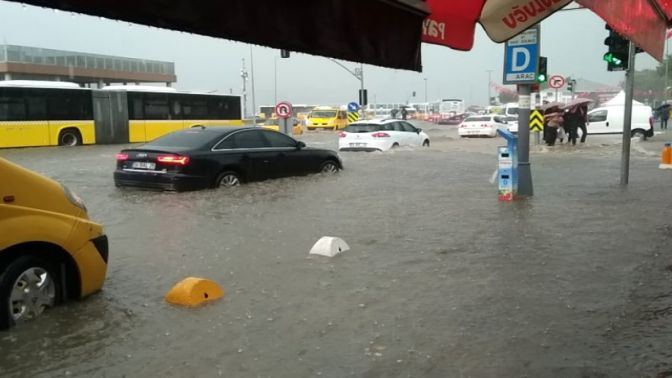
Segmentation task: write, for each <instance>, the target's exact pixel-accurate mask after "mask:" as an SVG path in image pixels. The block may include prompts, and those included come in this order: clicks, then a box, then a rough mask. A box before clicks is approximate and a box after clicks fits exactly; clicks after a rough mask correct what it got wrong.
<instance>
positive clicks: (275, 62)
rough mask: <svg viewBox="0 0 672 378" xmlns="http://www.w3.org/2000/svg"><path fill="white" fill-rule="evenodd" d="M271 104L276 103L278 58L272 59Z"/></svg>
mask: <svg viewBox="0 0 672 378" xmlns="http://www.w3.org/2000/svg"><path fill="white" fill-rule="evenodd" d="M273 78H274V80H273V83H274V86H273V103H274V104H277V103H278V57H277V56H276V57H274V60H273Z"/></svg>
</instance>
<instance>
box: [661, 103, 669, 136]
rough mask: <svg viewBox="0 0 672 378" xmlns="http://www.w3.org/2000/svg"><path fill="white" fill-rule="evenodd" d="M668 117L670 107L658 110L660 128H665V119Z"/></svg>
mask: <svg viewBox="0 0 672 378" xmlns="http://www.w3.org/2000/svg"><path fill="white" fill-rule="evenodd" d="M669 119H670V107H669V106H666V107H663V108H662V109H661V110H660V129H661V130H667V121H668V120H669Z"/></svg>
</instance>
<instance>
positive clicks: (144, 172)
mask: <svg viewBox="0 0 672 378" xmlns="http://www.w3.org/2000/svg"><path fill="white" fill-rule="evenodd" d="M341 169H343V165H342V163H341V159H340V158H339V157H338V154H337V153H336V152H335V151H331V150H325V149H318V148H311V147H306V144H305V143H303V142H299V141H297V140H295V139H294V138H292V137H289V136H287V135H285V134H282V133H279V132H277V131H272V130H266V129H263V128H258V127H242V128H238V127H227V128H220V127H213V128H206V127H200V128H192V129H186V130H180V131H175V132H173V133H170V134H168V135H165V136H163V137H161V138H158V139H155V140H153V141H151V142H149V143H147V144H145V145H142V146H140V147H137V148H130V149H124V150H122V151H121V152H120V153H118V154H117V169H116V170H115V171H114V183H115V185H116V186H118V187H121V186H130V187H140V188H150V189H162V190H175V191H185V190H198V189H205V188H220V187H230V186H237V185H239V184H240V183H244V182H249V181H258V180H266V179H273V178H280V177H287V176H299V175H307V174H310V173H319V172H324V173H334V172H337V171H339V170H341Z"/></svg>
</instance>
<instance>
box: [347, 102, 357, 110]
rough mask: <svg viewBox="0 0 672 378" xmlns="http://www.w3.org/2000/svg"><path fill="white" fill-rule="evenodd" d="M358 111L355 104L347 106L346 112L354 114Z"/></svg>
mask: <svg viewBox="0 0 672 378" xmlns="http://www.w3.org/2000/svg"><path fill="white" fill-rule="evenodd" d="M358 110H359V104H358V103H356V102H354V101H353V102H351V103H349V104H348V111H349V112H356V111H358Z"/></svg>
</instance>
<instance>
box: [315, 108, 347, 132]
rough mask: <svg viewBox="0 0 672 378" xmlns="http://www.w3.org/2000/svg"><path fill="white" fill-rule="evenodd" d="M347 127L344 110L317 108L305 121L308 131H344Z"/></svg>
mask: <svg viewBox="0 0 672 378" xmlns="http://www.w3.org/2000/svg"><path fill="white" fill-rule="evenodd" d="M347 126H348V115H347V113H346V111H345V110H341V109H337V108H330V107H317V108H315V109H313V110H312V111H311V112H310V114H308V118H307V119H306V127H307V128H308V130H315V129H331V130H338V129H345V128H346V127H347Z"/></svg>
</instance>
